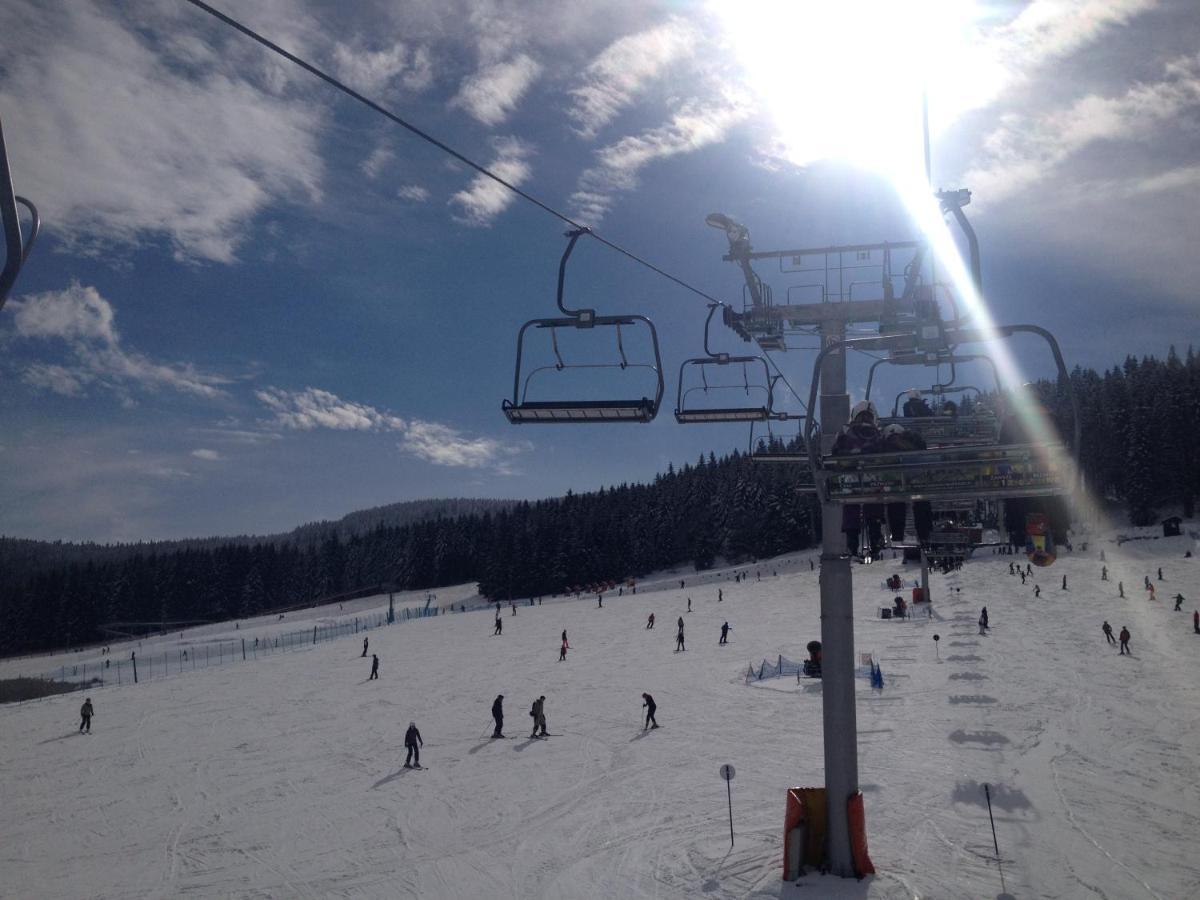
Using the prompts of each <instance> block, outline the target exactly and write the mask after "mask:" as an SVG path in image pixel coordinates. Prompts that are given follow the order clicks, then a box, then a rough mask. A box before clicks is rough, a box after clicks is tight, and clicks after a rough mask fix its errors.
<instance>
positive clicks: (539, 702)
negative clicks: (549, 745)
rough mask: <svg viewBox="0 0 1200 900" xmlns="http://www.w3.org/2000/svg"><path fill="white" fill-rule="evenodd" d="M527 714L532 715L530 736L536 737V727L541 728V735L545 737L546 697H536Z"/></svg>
mask: <svg viewBox="0 0 1200 900" xmlns="http://www.w3.org/2000/svg"><path fill="white" fill-rule="evenodd" d="M529 715H531V716H533V734H531V735H529V736H530V737H531V738H535V737H538V729H539V728H541V730H542V732H541V736H542V737H545V736H546V734H547V732H546V698H545V696H541V697H538V698H537V699H536V700H534V701H533V709H531V710H530V711H529Z"/></svg>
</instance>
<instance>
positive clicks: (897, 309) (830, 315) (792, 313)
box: [734, 299, 915, 327]
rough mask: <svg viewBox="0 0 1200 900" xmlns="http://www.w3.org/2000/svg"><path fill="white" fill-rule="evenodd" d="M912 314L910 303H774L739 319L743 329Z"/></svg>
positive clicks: (864, 320)
mask: <svg viewBox="0 0 1200 900" xmlns="http://www.w3.org/2000/svg"><path fill="white" fill-rule="evenodd" d="M914 312H915V304H913V302H912V301H910V300H901V299H896V300H846V301H843V302H839V303H805V304H802V305H799V306H788V305H783V304H778V303H776V304H772V305H771V306H762V307H756V308H755V309H754V311H753V312H751V313H743V314H741V315H740V316H739V318H740V319H741V322H742V324H743V327H744V326H745V325H746V324H753V323H754V322H756V321H770V322H781V321H785V320H786V321H787V322H790V323H791V324H792V325H823V324H825V323H826V322H841V323H844V324H848V323H852V322H878V321H879V320H880V319H883V318H886V317H887V316H894V315H897V314H903V313H910V314H911V313H914ZM734 315H738V314H737V313H734Z"/></svg>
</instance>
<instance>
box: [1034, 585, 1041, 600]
mask: <svg viewBox="0 0 1200 900" xmlns="http://www.w3.org/2000/svg"><path fill="white" fill-rule="evenodd" d="M1033 596H1035V597H1040V596H1042V586H1041V585H1040V584H1035V585H1034V586H1033Z"/></svg>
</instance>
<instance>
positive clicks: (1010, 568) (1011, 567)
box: [1008, 563, 1017, 575]
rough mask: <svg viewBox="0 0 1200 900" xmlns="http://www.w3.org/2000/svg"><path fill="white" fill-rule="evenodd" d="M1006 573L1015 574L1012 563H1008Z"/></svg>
mask: <svg viewBox="0 0 1200 900" xmlns="http://www.w3.org/2000/svg"><path fill="white" fill-rule="evenodd" d="M1008 574H1009V575H1016V574H1017V573H1016V570H1015V569H1013V564H1012V563H1009V564H1008Z"/></svg>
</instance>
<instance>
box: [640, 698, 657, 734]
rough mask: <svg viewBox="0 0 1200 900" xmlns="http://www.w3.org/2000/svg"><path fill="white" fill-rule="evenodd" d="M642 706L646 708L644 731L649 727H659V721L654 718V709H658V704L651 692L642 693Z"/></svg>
mask: <svg viewBox="0 0 1200 900" xmlns="http://www.w3.org/2000/svg"><path fill="white" fill-rule="evenodd" d="M642 708H643V709H644V710H646V724H645V725H644V726H642V731H645V730H646V729H647V728H657V727H658V722H657V721H656V720H655V718H654V711H655V710H656V709H658V704H656V703H655V702H654V698H653V697H651V696H650V695H649V694H642Z"/></svg>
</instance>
